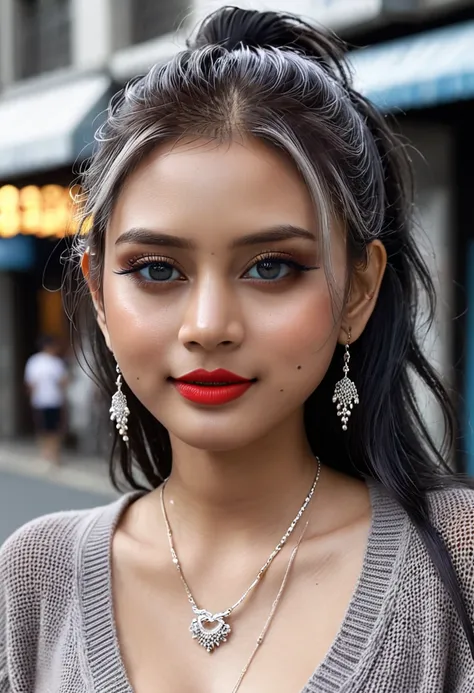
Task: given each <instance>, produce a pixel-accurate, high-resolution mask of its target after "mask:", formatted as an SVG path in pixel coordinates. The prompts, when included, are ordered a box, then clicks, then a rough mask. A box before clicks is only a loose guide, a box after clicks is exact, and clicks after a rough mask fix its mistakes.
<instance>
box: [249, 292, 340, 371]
mask: <svg viewBox="0 0 474 693" xmlns="http://www.w3.org/2000/svg"><path fill="white" fill-rule="evenodd" d="M255 329H256V330H258V332H259V334H260V339H259V341H260V342H261V343H262V347H263V349H264V350H265V352H264V353H267V354H268V355H269V358H271V359H272V361H273V360H278V361H280V362H281V366H282V368H284V369H285V370H286V369H288V368H289V369H291V371H292V372H293V373H294V370H295V369H297V367H298V366H302V368H301V369H298V370H303V364H304V363H306V364H311V365H312V366H313V368H314V365H315V364H317V363H318V362H326V361H327V364H328V363H329V360H330V358H331V355H332V353H333V351H334V347H335V344H336V342H337V337H338V332H339V327H338V324H337V320H336V316H335V313H334V306H333V302H332V300H331V296H330V295H329V292H314V291H312V292H308V295H307V296H302V295H301V294H300V295H299V296H296V297H295V300H294V301H285V302H283V301H282V303H281V304H280V305H278V306H277V307H275V310H273V311H268V312H265V313H262V314H261V315H260V320H259V323H258V326H257V325H256V326H255ZM327 364H326V367H327Z"/></svg>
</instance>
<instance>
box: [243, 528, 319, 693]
mask: <svg viewBox="0 0 474 693" xmlns="http://www.w3.org/2000/svg"><path fill="white" fill-rule="evenodd" d="M308 525H309V520H308V521H307V522H306V524H305V526H304V528H303V531H302V532H301V534H300V538H299V539H298V541H297V543H296V546H295V548H294V549H293V551H292V552H291V556H290V560H289V561H288V565H287V568H286V570H285V575H284V576H283V580H282V583H281V585H280V589H279V590H278V594H277V596H276V599H275V601H274V602H273V604H272V608H271V610H270V614H269V615H268V618H267V620H266V621H265V625H264V626H263V629H262V632H261V633H260V635H259V636H258V638H257V642H256V643H255V647H254V648H253V650H252V654H251V655H250V657H249V658H248V660H247V662H246V664H245V666H244V668H243V669H242V671H241V672H240V676H239V678H238V680H237V683H236V684H235V686H234V687H233V689H232V693H237V691H238V690H239V688H240V686H241V684H242V681H243V680H244V676H245V674H246V673H247V672H248V670H249V668H250V665H251V664H252V662H253V660H254V659H255V656H256V654H257V652H258V650H259V648H260V646H261V645H263V641H264V640H265V636H266V634H267V632H268V629H269V628H270V626H271V623H272V621H273V617H274V616H275V613H276V610H277V608H278V605H279V603H280V601H281V598H282V596H283V592H284V591H285V587H286V583H287V582H288V577H289V575H290V572H291V568H292V566H293V563H294V561H295V558H296V554H297V553H298V549H299V548H300V544H301V542H302V541H303V537H304V535H305V534H306V530H307V529H308Z"/></svg>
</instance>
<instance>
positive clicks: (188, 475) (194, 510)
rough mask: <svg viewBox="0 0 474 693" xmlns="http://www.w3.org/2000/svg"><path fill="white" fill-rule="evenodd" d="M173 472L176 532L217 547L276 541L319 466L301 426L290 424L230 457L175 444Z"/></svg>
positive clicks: (169, 489) (168, 496) (170, 500)
mask: <svg viewBox="0 0 474 693" xmlns="http://www.w3.org/2000/svg"><path fill="white" fill-rule="evenodd" d="M172 447H173V470H172V473H171V476H170V478H169V480H168V483H167V486H166V490H165V502H166V507H167V508H168V509H169V515H170V521H171V523H172V525H173V528H176V529H177V530H178V531H179V530H180V527H182V529H183V531H186V532H190V531H192V532H193V533H195V535H198V536H199V535H200V536H202V537H205V536H209V537H212V540H213V542H216V543H219V542H220V541H222V542H225V541H227V539H228V537H229V535H231V536H232V538H233V541H234V542H235V541H236V540H237V541H238V539H239V537H240V538H241V539H242V541H247V540H248V539H249V537H252V541H255V540H256V537H257V536H258V535H259V534H260V535H263V536H265V537H268V535H271V536H273V535H274V534H278V533H279V532H281V530H282V521H283V523H284V522H286V521H287V520H288V522H290V521H291V520H292V519H293V517H294V516H295V515H296V513H297V512H298V510H299V508H300V507H301V505H302V504H303V502H304V500H305V498H306V496H307V494H308V492H309V490H310V488H311V486H312V484H313V482H314V478H315V475H316V471H317V463H316V460H315V459H314V456H313V455H312V453H311V451H310V449H309V446H308V444H307V441H306V436H305V434H304V427H303V424H302V422H299V421H298V422H289V423H288V425H287V426H282V427H280V429H279V431H278V434H275V433H272V434H271V435H268V436H267V437H266V438H265V439H263V440H260V441H258V442H256V443H253V444H252V445H251V446H248V447H245V448H242V449H239V450H233V451H230V452H209V451H202V450H196V449H194V448H190V447H188V446H187V445H185V444H184V443H182V442H180V441H177V440H173V439H172Z"/></svg>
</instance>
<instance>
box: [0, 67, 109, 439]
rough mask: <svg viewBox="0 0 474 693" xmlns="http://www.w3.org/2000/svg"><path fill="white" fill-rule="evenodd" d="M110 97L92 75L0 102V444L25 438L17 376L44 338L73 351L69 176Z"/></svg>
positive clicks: (17, 92) (105, 84)
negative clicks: (65, 283)
mask: <svg viewBox="0 0 474 693" xmlns="http://www.w3.org/2000/svg"><path fill="white" fill-rule="evenodd" d="M111 92H112V87H111V83H110V79H109V78H108V77H106V76H104V75H89V76H83V77H81V78H77V79H75V80H72V81H70V82H67V83H66V82H64V83H62V84H55V85H54V86H49V87H44V88H41V89H40V88H38V89H36V90H34V91H25V90H24V89H23V88H22V85H20V86H19V87H18V88H15V89H14V90H13V89H12V90H10V91H9V92H8V93H7V94H6V95H5V96H4V97H3V98H2V99H0V296H1V299H2V300H1V301H0V324H1V325H2V330H1V331H0V439H1V438H2V437H17V436H20V435H24V434H27V433H28V432H29V431H30V430H31V416H30V413H29V407H28V403H27V401H26V393H25V390H24V387H23V369H24V365H25V362H26V359H27V358H28V356H29V355H30V354H31V353H33V352H34V351H35V350H36V348H37V341H38V337H39V336H40V335H42V334H52V335H55V336H57V337H58V338H59V339H60V340H61V341H62V343H63V345H64V353H65V355H67V349H68V346H69V343H70V339H69V325H68V322H67V319H66V316H65V314H64V310H63V307H62V298H61V292H60V287H61V282H62V273H63V260H64V257H65V253H66V252H67V248H68V239H70V236H71V234H72V233H74V232H75V224H76V222H75V212H76V210H75V207H74V203H73V197H74V193H75V190H74V186H73V183H74V172H73V168H74V167H76V168H77V165H78V164H81V163H82V162H83V161H84V160H85V159H86V158H87V156H89V155H90V153H91V143H92V142H93V135H94V130H95V129H96V128H97V127H98V126H99V123H100V117H101V114H103V113H104V110H105V108H106V106H107V103H108V100H109V98H110V95H111Z"/></svg>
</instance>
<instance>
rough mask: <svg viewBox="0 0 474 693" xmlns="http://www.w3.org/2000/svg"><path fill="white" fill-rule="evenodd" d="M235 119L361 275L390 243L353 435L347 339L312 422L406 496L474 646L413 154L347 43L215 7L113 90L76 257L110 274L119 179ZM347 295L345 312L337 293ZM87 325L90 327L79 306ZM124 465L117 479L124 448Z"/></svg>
mask: <svg viewBox="0 0 474 693" xmlns="http://www.w3.org/2000/svg"><path fill="white" fill-rule="evenodd" d="M236 132H238V133H239V135H240V134H242V133H248V134H249V135H250V136H253V137H257V138H259V139H261V140H262V141H264V142H265V143H266V144H268V146H273V147H277V148H279V149H280V150H283V151H284V152H286V154H287V155H288V156H289V157H290V158H291V159H292V160H293V162H294V165H295V166H296V167H297V168H298V170H299V171H300V173H301V175H302V177H303V179H304V180H305V182H306V185H307V187H308V191H309V192H310V194H311V196H312V198H313V200H314V203H315V212H316V213H317V215H318V217H319V222H320V224H319V227H320V230H321V240H322V247H323V249H326V251H327V249H328V248H329V243H330V235H329V231H330V221H331V220H332V219H334V218H335V217H336V218H338V219H339V220H340V221H341V222H342V223H343V225H344V228H345V231H346V241H347V243H346V245H347V251H348V264H349V275H350V270H351V269H352V268H353V267H354V266H355V265H356V264H359V263H361V262H364V261H365V260H366V257H367V251H368V248H369V245H370V243H371V242H372V241H373V240H374V239H379V240H380V241H381V242H382V243H383V244H384V246H385V248H386V250H387V255H388V264H387V269H386V272H385V275H384V278H383V281H382V285H381V289H380V293H379V297H378V300H377V303H376V305H375V308H374V311H373V314H372V316H371V318H370V320H369V322H368V324H367V327H366V329H365V330H364V332H363V334H362V335H361V337H360V338H359V339H358V340H357V341H356V342H355V343H354V344H353V346H352V360H351V375H352V377H353V379H354V380H355V381H356V383H357V386H358V390H359V397H360V406H358V407H357V408H356V409H355V410H354V413H353V414H352V416H351V426H350V427H349V430H348V431H347V433H346V434H345V435H344V436H343V435H341V432H340V421H339V419H338V418H337V416H336V414H335V412H334V411H333V407H332V406H331V404H330V403H331V399H332V392H333V389H334V383H335V382H336V381H337V380H338V379H339V378H340V372H341V363H342V352H341V349H340V348H339V347H338V348H336V352H335V354H334V357H333V360H332V362H331V364H330V366H329V369H328V371H327V373H326V375H325V377H324V379H323V381H322V383H321V384H320V386H319V387H318V388H317V390H316V391H315V392H314V393H313V394H312V395H311V396H310V397H309V399H308V401H307V402H306V404H305V425H306V433H307V437H308V440H309V443H310V445H311V447H312V449H313V451H314V452H315V453H316V454H318V455H319V456H320V457H321V458H322V459H323V460H324V462H325V464H327V465H328V466H331V467H333V468H334V469H337V470H340V471H342V472H344V473H345V474H349V475H352V476H356V477H358V478H372V479H375V480H376V481H377V482H378V483H379V484H382V485H383V487H384V488H385V489H386V491H387V492H388V493H389V494H390V495H391V496H392V497H393V498H394V499H396V500H397V501H398V502H399V503H400V504H401V505H402V506H403V508H404V509H405V510H406V512H407V513H408V515H409V517H410V518H411V520H412V522H413V524H414V525H415V527H416V528H417V530H418V532H419V535H420V537H421V539H422V541H423V542H424V544H425V546H426V549H427V551H428V553H429V555H430V557H431V559H432V561H433V564H434V565H435V566H436V568H437V570H438V572H439V574H440V576H441V579H442V581H443V583H444V585H445V586H446V589H447V592H448V593H449V595H450V596H451V598H452V601H453V603H454V605H455V608H456V610H457V613H458V614H459V617H460V619H461V621H462V624H463V627H464V630H465V632H466V636H467V638H468V641H469V645H470V648H471V651H472V652H473V654H474V633H473V628H472V624H471V622H470V618H469V614H468V610H467V607H466V604H465V602H464V600H463V597H462V591H461V589H460V585H459V580H458V577H457V575H456V571H455V569H454V567H453V562H452V560H451V556H450V554H449V551H448V549H447V547H446V546H445V543H444V541H443V539H442V537H441V535H440V533H439V532H438V531H437V529H436V528H435V527H434V526H433V524H432V522H431V520H430V512H429V495H428V494H429V493H430V492H432V491H435V490H439V489H442V488H449V487H451V486H453V485H454V484H461V483H463V484H464V485H466V486H468V485H469V486H470V487H472V486H473V484H472V482H468V481H467V480H462V479H460V478H459V477H455V476H454V475H453V473H452V471H451V469H450V466H449V464H448V462H447V457H446V455H443V454H441V452H440V451H439V450H438V449H437V446H436V445H435V444H434V442H433V440H432V439H431V436H430V433H429V430H428V429H427V426H426V424H425V422H424V421H423V418H422V416H421V415H420V412H419V409H418V406H417V398H416V393H415V390H414V378H417V379H418V380H421V382H422V383H423V384H424V385H425V387H426V388H427V390H428V392H429V393H430V394H431V395H432V396H434V398H435V400H436V401H437V402H438V405H439V408H440V410H441V412H442V413H443V415H444V418H445V424H446V425H445V433H446V450H447V451H448V452H450V451H451V450H452V447H453V432H454V423H453V412H452V406H451V404H450V400H449V397H448V395H447V394H446V391H445V389H444V387H443V385H442V382H441V381H440V379H439V377H438V375H437V374H436V372H435V371H434V370H433V368H432V367H431V366H430V364H429V363H428V361H427V359H426V357H425V356H424V354H423V352H422V350H421V348H420V346H419V343H418V338H417V337H418V335H417V324H418V322H417V321H418V310H419V308H420V306H421V305H425V303H426V299H427V300H428V304H430V305H431V307H432V310H434V305H435V291H434V288H433V283H432V280H431V277H430V274H429V271H428V269H427V267H426V265H425V263H424V260H423V258H422V257H421V255H420V253H419V250H418V249H417V246H416V244H415V241H414V239H413V235H412V229H413V222H412V217H411V215H412V209H413V197H412V180H411V171H410V165H409V161H408V158H407V155H406V153H405V150H404V147H403V146H402V144H401V141H400V140H399V139H398V138H397V136H396V135H395V134H394V133H393V132H392V130H391V129H390V127H389V125H388V123H387V119H386V118H385V116H382V115H381V114H380V113H379V112H378V111H377V110H376V109H375V108H374V106H373V105H372V104H371V103H370V102H369V101H368V100H367V99H365V98H364V97H363V96H362V95H360V94H359V93H357V92H356V91H354V89H353V87H352V85H351V78H350V70H349V68H348V67H347V65H346V62H345V60H344V45H343V44H342V43H341V42H339V41H337V40H336V39H335V38H334V37H333V36H331V35H329V34H327V33H325V32H324V31H322V30H319V29H316V28H313V27H312V26H310V25H309V24H306V23H305V22H303V21H301V20H299V19H298V18H296V17H293V16H291V15H283V14H279V13H276V12H257V11H247V10H242V9H239V8H235V7H227V8H221V9H219V10H217V11H216V12H215V13H213V14H212V15H210V17H208V18H207V19H206V20H205V21H204V23H203V24H202V26H201V28H200V30H199V31H198V33H197V35H196V37H195V38H194V39H193V40H192V41H190V43H189V44H188V48H187V50H185V51H183V52H182V53H180V54H178V55H177V56H175V57H174V58H173V59H172V60H170V61H169V62H168V63H166V64H164V65H157V66H155V67H154V68H152V70H151V71H150V72H149V73H148V74H147V75H146V76H145V77H143V78H140V79H136V80H134V81H133V82H131V83H130V84H129V85H127V87H126V88H125V89H123V90H122V92H120V94H119V95H117V97H116V98H115V99H114V100H113V102H112V104H111V106H110V109H109V114H108V118H107V120H106V122H105V124H104V126H103V127H102V129H101V130H100V132H99V134H98V149H97V152H96V154H95V156H94V157H93V159H92V161H91V165H90V167H89V169H88V170H87V171H86V173H85V175H84V178H83V180H82V184H83V188H84V191H85V196H86V199H87V204H86V207H85V209H84V219H88V218H90V217H91V216H92V218H93V219H94V223H93V225H92V228H91V229H90V231H89V233H88V235H87V237H85V236H82V235H80V236H78V239H77V242H76V243H77V250H78V252H77V254H76V257H80V255H81V252H82V249H83V245H84V244H86V243H87V245H89V247H90V248H91V251H92V254H91V263H92V267H91V269H92V271H95V272H96V273H97V276H98V277H99V278H100V273H101V267H102V265H101V262H102V259H103V254H104V237H105V231H106V228H107V223H108V220H109V218H110V214H111V210H112V209H113V207H114V203H115V201H116V199H117V196H118V194H119V192H120V189H121V186H122V185H123V184H124V181H125V180H126V178H127V176H128V175H129V173H130V171H132V170H133V168H134V167H135V166H136V165H137V164H138V163H139V162H140V161H141V160H142V159H143V157H144V156H145V155H146V154H147V153H148V152H150V151H151V150H153V148H155V147H156V146H157V145H158V144H159V143H161V142H165V141H170V140H177V139H178V138H179V137H181V136H182V135H183V134H185V133H186V134H189V133H193V134H195V135H197V136H210V137H212V138H215V139H216V140H218V141H219V140H228V139H229V138H232V137H233V136H234V135H235V133H236ZM328 255H329V254H328V253H327V252H326V261H325V267H326V268H327V270H328V272H327V274H328V277H329V278H330V277H331V271H330V270H331V268H330V266H329V260H328ZM348 281H349V282H350V276H349V280H348ZM66 299H67V297H66ZM85 300H86V301H87V300H88V299H87V298H86V299H85ZM89 308H90V305H89ZM335 308H336V309H337V310H338V309H340V306H339V305H338V304H337V301H336V300H335ZM79 309H80V306H79V305H78V301H77V293H74V294H71V310H70V313H71V315H72V316H73V317H74V316H75V315H78V314H79V318H80V316H81V315H82V313H78V310H79ZM85 315H86V317H87V310H86V313H85ZM89 318H90V320H91V322H89V323H88V327H87V333H89V334H90V333H91V332H92V347H93V350H94V357H95V358H94V364H93V371H94V375H95V377H96V379H97V380H98V381H99V382H100V383H101V384H102V386H103V388H104V390H105V392H107V393H109V394H110V393H111V392H112V391H113V383H114V372H115V371H114V363H113V357H112V355H111V353H110V352H109V350H108V349H107V347H106V345H105V343H104V340H103V337H102V334H101V333H100V330H99V328H98V327H97V325H96V323H95V320H94V318H93V316H92V315H91V314H90V312H89ZM78 323H79V324H78V325H77V326H78V328H79V329H78V332H79V333H80V319H78ZM124 389H125V390H126V393H127V398H128V400H129V408H130V409H131V416H130V422H129V445H128V446H125V445H124V444H123V443H122V442H121V440H117V439H116V441H115V443H116V445H117V446H118V447H119V455H120V463H119V468H120V472H121V475H122V477H123V478H124V479H125V481H126V482H127V484H128V486H131V487H133V488H141V487H143V482H142V481H141V480H142V479H143V478H145V480H146V482H147V485H148V487H152V488H155V487H156V486H158V485H159V483H160V482H161V481H162V479H163V478H164V477H166V476H168V474H169V473H170V470H171V447H170V441H169V436H168V433H167V431H166V429H165V428H164V427H163V426H162V425H161V424H160V423H159V422H157V421H156V420H155V419H154V418H153V416H152V415H151V414H150V412H148V411H147V410H146V409H145V407H144V406H143V405H142V404H141V403H140V402H139V401H138V400H137V398H136V397H134V395H133V393H132V392H130V391H129V390H128V389H127V388H126V386H125V385H124ZM446 454H447V453H446ZM136 467H138V470H139V474H138V475H137V476H136V475H135V468H136ZM111 474H112V478H113V479H114V480H115V482H117V467H116V466H115V463H114V461H113V459H112V461H111Z"/></svg>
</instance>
